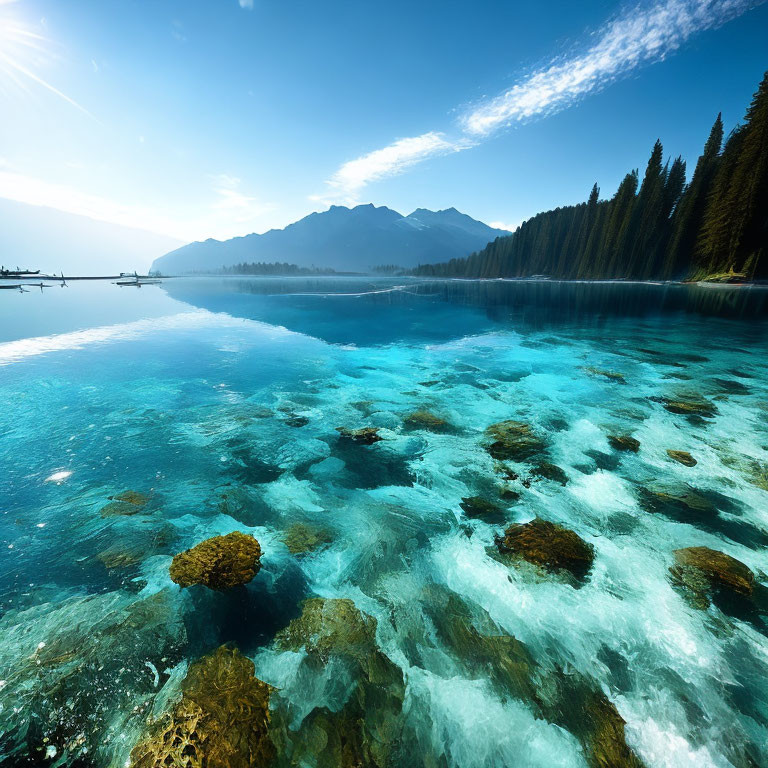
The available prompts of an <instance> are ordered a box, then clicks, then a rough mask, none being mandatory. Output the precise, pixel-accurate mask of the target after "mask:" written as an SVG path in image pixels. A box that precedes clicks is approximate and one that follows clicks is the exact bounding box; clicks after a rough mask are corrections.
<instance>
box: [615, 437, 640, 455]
mask: <svg viewBox="0 0 768 768" xmlns="http://www.w3.org/2000/svg"><path fill="white" fill-rule="evenodd" d="M608 442H609V443H610V446H611V448H613V449H614V450H616V451H631V452H632V453H637V452H638V451H639V450H640V441H639V440H636V439H635V438H634V437H630V436H629V435H608Z"/></svg>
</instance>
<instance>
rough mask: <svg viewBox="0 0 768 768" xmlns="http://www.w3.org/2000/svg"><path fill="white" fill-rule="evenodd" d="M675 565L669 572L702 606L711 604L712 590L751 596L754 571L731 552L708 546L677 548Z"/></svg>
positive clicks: (675, 581) (697, 604)
mask: <svg viewBox="0 0 768 768" xmlns="http://www.w3.org/2000/svg"><path fill="white" fill-rule="evenodd" d="M674 556H675V565H674V566H672V567H671V568H670V574H671V577H672V580H673V582H674V583H675V584H677V585H679V586H682V587H683V588H684V589H686V591H687V592H688V593H689V594H690V595H691V596H692V597H693V601H694V604H695V605H696V606H697V607H700V608H706V607H707V606H708V605H709V597H708V595H709V593H711V592H713V591H716V592H717V591H724V592H726V593H730V594H732V595H736V596H739V597H751V596H752V593H753V591H754V586H755V576H754V574H753V573H752V571H751V570H750V569H749V568H748V567H747V566H746V565H744V563H742V562H741V561H740V560H737V559H736V558H735V557H731V555H726V554H725V552H719V551H718V550H716V549H710V548H709V547H686V548H684V549H676V550H675V551H674Z"/></svg>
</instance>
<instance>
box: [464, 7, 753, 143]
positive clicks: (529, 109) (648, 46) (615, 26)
mask: <svg viewBox="0 0 768 768" xmlns="http://www.w3.org/2000/svg"><path fill="white" fill-rule="evenodd" d="M758 4H759V0H758V1H757V2H755V1H754V0H666V2H661V3H658V4H656V5H653V6H652V7H650V8H646V9H642V8H635V9H634V10H633V11H632V12H630V13H629V14H627V15H624V16H622V17H620V18H618V19H616V20H614V21H612V22H610V23H609V24H608V25H607V26H605V27H604V28H603V29H601V30H600V31H599V32H598V33H597V34H596V35H595V37H596V38H597V42H595V44H594V45H592V46H591V47H590V48H588V49H587V51H586V52H585V53H583V54H582V55H578V56H575V57H573V58H570V59H566V60H564V61H555V62H551V63H550V64H549V65H548V66H547V67H545V68H543V69H541V70H539V71H537V72H534V73H533V74H532V75H530V76H529V77H528V78H526V79H525V80H523V81H522V82H520V83H518V84H517V85H515V86H514V87H512V88H510V89H509V90H508V91H506V92H505V93H503V94H501V96H498V97H497V98H495V99H492V100H491V101H489V102H487V103H485V104H481V105H480V106H478V107H476V108H475V109H473V110H472V111H470V112H469V113H468V114H466V115H465V116H464V118H463V119H462V121H461V122H462V127H463V128H464V130H465V131H466V132H467V133H468V134H470V135H472V136H485V135H488V134H489V133H491V132H492V131H494V130H496V129H498V128H500V127H503V126H506V125H509V124H511V123H515V122H519V121H524V120H528V119H531V118H533V117H540V116H542V115H547V114H551V113H553V112H556V111H558V110H561V109H564V108H565V107H567V106H569V105H570V104H572V103H573V102H574V101H576V100H578V99H579V98H582V97H583V96H585V95H587V94H589V93H592V92H594V91H596V90H598V89H600V88H604V87H605V86H606V85H609V84H610V83H612V82H614V81H615V80H616V79H618V78H619V77H621V76H622V75H625V74H627V73H628V72H630V71H632V70H634V69H636V68H638V67H640V66H642V65H644V64H649V63H651V62H656V61H660V60H662V59H664V58H666V57H667V56H668V55H669V54H671V53H673V52H674V51H676V50H677V49H678V48H680V46H681V45H682V44H683V43H685V42H686V40H688V39H689V38H690V37H691V36H692V35H694V34H696V33H697V32H702V31H704V30H706V29H711V28H713V27H718V26H720V25H721V24H724V23H725V22H726V21H729V20H730V19H732V18H734V17H735V16H739V15H741V14H742V13H744V12H745V11H747V10H749V9H750V8H752V7H754V6H756V5H758Z"/></svg>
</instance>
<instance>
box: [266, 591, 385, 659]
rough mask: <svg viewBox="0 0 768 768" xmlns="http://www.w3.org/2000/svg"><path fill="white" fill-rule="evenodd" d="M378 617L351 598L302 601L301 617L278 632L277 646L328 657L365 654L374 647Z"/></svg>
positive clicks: (316, 598) (315, 598)
mask: <svg viewBox="0 0 768 768" xmlns="http://www.w3.org/2000/svg"><path fill="white" fill-rule="evenodd" d="M375 637H376V619H374V618H373V616H369V615H368V614H366V613H363V612H362V611H361V610H359V609H358V607H357V606H356V605H355V603H354V602H353V601H352V600H347V599H337V600H330V599H328V600H326V599H324V598H320V597H312V598H309V599H308V600H305V601H304V603H303V604H302V611H301V616H299V617H298V618H297V619H294V620H293V621H292V622H291V623H290V624H289V625H288V626H287V627H286V628H285V629H284V630H282V631H281V632H279V633H278V635H277V637H276V642H277V645H278V647H280V648H284V649H285V650H291V651H298V650H300V649H301V648H306V650H307V652H309V653H317V654H319V655H320V656H321V657H323V658H327V657H328V656H329V655H331V654H333V653H343V654H350V655H352V656H358V657H359V656H365V655H366V654H368V653H370V652H371V651H372V650H374V648H375Z"/></svg>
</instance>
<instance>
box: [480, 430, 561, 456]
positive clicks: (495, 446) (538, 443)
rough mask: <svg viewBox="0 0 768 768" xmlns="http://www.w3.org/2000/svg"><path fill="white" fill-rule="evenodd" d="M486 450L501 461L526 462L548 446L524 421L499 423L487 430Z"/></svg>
mask: <svg viewBox="0 0 768 768" xmlns="http://www.w3.org/2000/svg"><path fill="white" fill-rule="evenodd" d="M485 436H486V439H487V440H488V441H490V442H489V444H488V445H487V446H486V450H487V451H488V453H490V454H491V456H492V457H493V458H494V459H497V460H499V461H504V460H512V461H525V460H526V459H530V458H531V457H532V456H535V455H536V454H538V453H541V452H542V451H543V450H544V449H545V448H546V447H547V444H546V442H545V440H544V439H543V438H542V437H540V436H539V435H537V434H536V433H535V432H534V431H533V429H532V428H531V426H530V424H526V423H525V422H523V421H513V420H508V421H499V422H497V423H496V424H491V426H490V427H488V428H487V429H486V430H485Z"/></svg>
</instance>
